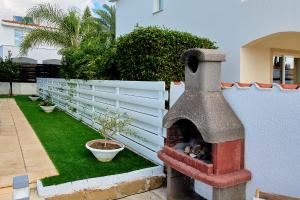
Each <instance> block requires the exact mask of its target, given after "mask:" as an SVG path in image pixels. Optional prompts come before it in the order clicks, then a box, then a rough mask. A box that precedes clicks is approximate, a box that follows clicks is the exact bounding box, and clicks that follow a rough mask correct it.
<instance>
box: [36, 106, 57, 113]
mask: <svg viewBox="0 0 300 200" xmlns="http://www.w3.org/2000/svg"><path fill="white" fill-rule="evenodd" d="M40 107H41V108H42V110H43V111H45V112H46V113H51V112H53V110H54V109H55V108H56V105H54V106H40Z"/></svg>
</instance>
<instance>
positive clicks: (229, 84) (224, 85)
mask: <svg viewBox="0 0 300 200" xmlns="http://www.w3.org/2000/svg"><path fill="white" fill-rule="evenodd" d="M233 85H234V83H227V82H222V83H221V88H231V87H232V86H233Z"/></svg>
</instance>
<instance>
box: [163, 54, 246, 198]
mask: <svg viewBox="0 0 300 200" xmlns="http://www.w3.org/2000/svg"><path fill="white" fill-rule="evenodd" d="M182 60H183V62H184V63H185V87H186V88H185V92H184V93H183V94H182V95H181V97H180V98H179V99H178V101H177V102H176V103H175V104H174V105H173V106H172V107H171V108H170V110H169V112H168V113H167V114H166V115H165V117H164V122H163V123H164V126H165V127H166V128H168V131H167V138H166V143H165V146H164V148H163V149H162V150H161V151H160V152H158V157H159V158H160V159H161V160H162V161H163V162H164V163H165V165H166V166H167V176H168V179H167V187H168V200H176V199H182V200H185V199H198V198H199V199H201V198H200V197H197V196H194V197H188V196H191V195H190V194H191V193H193V192H192V190H193V189H194V188H195V182H197V183H200V186H199V184H198V187H200V189H199V188H198V190H200V191H205V193H206V194H205V195H204V194H203V195H204V196H206V198H210V199H213V200H243V199H245V184H246V182H247V181H249V180H250V179H251V173H250V172H249V171H248V170H246V169H244V139H245V138H244V127H243V125H242V123H241V121H240V120H239V118H238V117H237V116H236V114H235V113H234V112H233V110H232V109H231V107H230V106H229V104H228V103H227V102H226V100H225V98H224V97H223V94H222V92H221V63H222V62H223V61H225V54H223V53H221V52H220V51H218V50H211V49H190V50H187V51H186V52H184V53H183V55H182ZM201 187H203V188H201ZM205 188H206V189H205ZM198 193H199V192H198ZM207 193H211V194H207ZM200 195H201V196H202V194H200Z"/></svg>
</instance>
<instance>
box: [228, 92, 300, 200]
mask: <svg viewBox="0 0 300 200" xmlns="http://www.w3.org/2000/svg"><path fill="white" fill-rule="evenodd" d="M223 94H224V96H225V98H226V99H227V101H228V102H229V104H230V105H231V107H232V108H233V110H234V111H235V113H236V114H237V115H238V116H239V118H240V120H241V121H242V123H243V124H244V126H245V130H246V132H245V133H246V137H245V145H246V146H245V147H246V148H245V166H246V168H247V169H249V170H250V171H251V172H252V180H251V181H250V182H249V183H248V184H247V199H250V198H251V196H252V197H253V195H254V194H255V189H256V188H261V190H262V191H267V192H273V193H278V194H283V195H289V196H294V197H300V189H299V185H300V124H299V121H300V114H299V113H300V104H299V100H300V90H291V91H287V90H284V91H283V90H280V89H279V87H276V86H274V88H273V89H259V88H257V87H254V86H252V87H251V88H250V89H238V88H237V87H233V88H231V89H225V90H224V91H223Z"/></svg>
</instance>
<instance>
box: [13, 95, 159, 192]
mask: <svg viewBox="0 0 300 200" xmlns="http://www.w3.org/2000/svg"><path fill="white" fill-rule="evenodd" d="M15 100H16V102H17V104H18V106H19V107H20V108H21V110H22V111H23V113H24V115H25V116H26V118H27V120H28V121H29V123H30V124H31V126H32V128H33V129H34V131H35V133H36V134H37V136H38V137H39V139H40V141H41V143H42V144H43V146H44V147H45V149H46V151H47V152H48V155H49V157H50V158H51V160H52V162H53V163H54V165H55V166H56V169H57V170H58V172H59V176H53V177H49V178H45V179H43V180H42V182H43V185H45V186H48V185H54V184H59V183H65V182H69V181H75V180H81V179H86V178H92V177H101V176H107V175H113V174H119V173H125V172H129V171H133V170H138V169H142V168H146V167H152V166H155V165H154V164H153V163H151V162H150V161H148V160H146V159H144V158H142V157H141V156H138V155H137V154H135V153H133V152H131V151H129V150H128V149H125V150H124V151H122V152H120V153H119V154H118V155H117V156H116V157H115V158H114V160H113V161H112V162H109V163H101V162H99V161H97V160H96V158H95V157H94V156H93V155H92V153H91V152H90V151H88V150H87V149H86V148H85V143H86V142H87V141H89V140H92V139H98V138H99V137H100V135H99V133H97V132H96V131H95V130H93V129H91V128H90V127H88V126H86V125H84V124H83V123H81V122H79V121H77V120H75V119H74V118H72V117H70V116H69V115H67V114H65V113H64V112H62V111H58V110H56V111H54V112H53V113H45V112H43V111H42V110H41V109H40V108H39V106H38V102H32V101H30V100H29V98H28V97H27V96H16V97H15Z"/></svg>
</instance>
